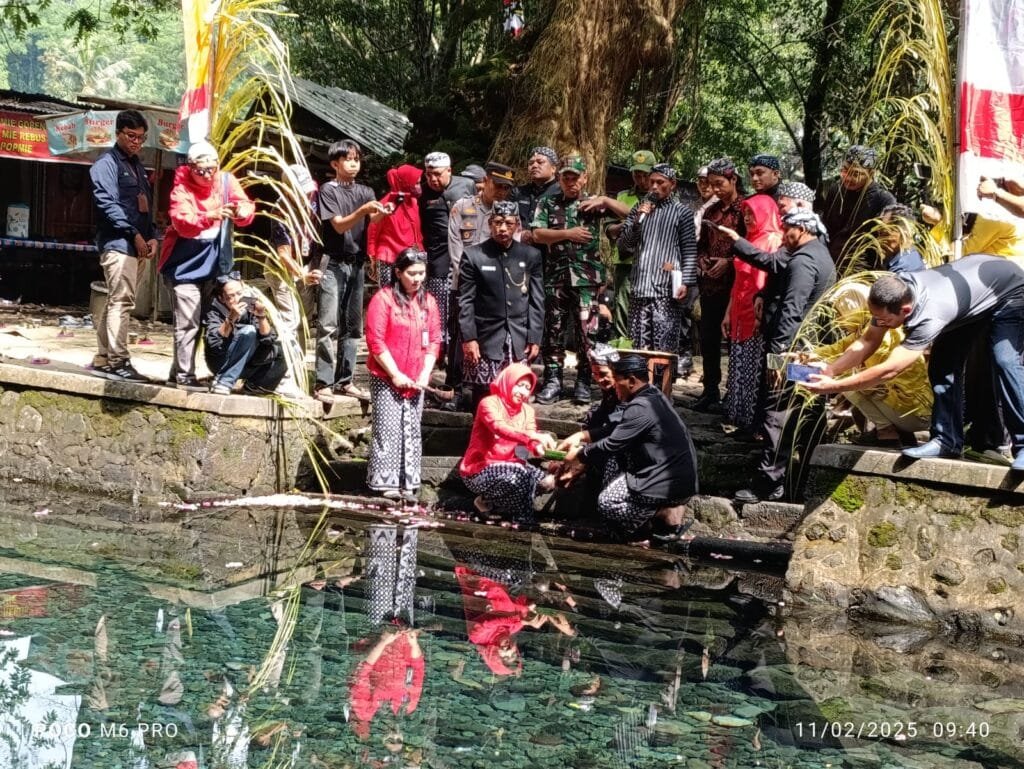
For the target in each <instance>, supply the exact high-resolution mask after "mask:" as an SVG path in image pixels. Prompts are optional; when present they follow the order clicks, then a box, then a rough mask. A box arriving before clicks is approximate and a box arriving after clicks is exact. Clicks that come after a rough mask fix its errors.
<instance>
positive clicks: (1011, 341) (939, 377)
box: [807, 254, 1024, 470]
mask: <svg viewBox="0 0 1024 769" xmlns="http://www.w3.org/2000/svg"><path fill="white" fill-rule="evenodd" d="M868 309H869V310H870V311H871V325H870V326H868V328H867V330H866V331H865V332H864V333H863V334H862V335H861V337H860V339H858V340H857V341H856V342H854V343H853V344H852V345H851V346H850V347H849V348H848V349H847V351H846V352H845V353H844V354H843V355H841V356H840V357H839V358H837V359H836V360H835V361H833V362H832V363H831V364H830V365H828V366H827V367H826V368H825V369H824V371H823V375H822V376H820V377H817V378H816V380H817V381H815V382H812V383H810V384H808V385H807V388H808V389H810V390H813V391H815V392H824V393H836V392H845V391H847V390H868V389H870V388H872V387H874V386H875V385H877V384H880V383H881V382H885V381H888V380H891V379H892V378H893V377H895V376H896V375H898V374H899V373H900V372H901V371H904V370H905V369H906V368H908V367H909V366H910V365H911V364H912V363H914V361H916V360H917V359H918V358H920V357H921V356H922V355H924V353H925V351H926V350H927V349H928V347H929V346H930V347H931V356H930V357H929V361H928V378H929V379H930V380H931V383H932V391H933V393H934V395H935V405H934V407H933V409H932V428H931V434H932V438H931V440H930V441H928V442H927V443H925V444H924V445H922V446H915V447H913V448H908V449H904V450H903V454H904V456H907V457H910V458H912V459H922V458H926V457H954V458H955V457H959V456H960V454H961V452H962V451H963V447H964V415H963V398H964V391H963V372H964V364H965V362H966V360H967V355H968V353H969V352H970V349H971V342H972V341H973V340H974V338H975V337H976V336H977V334H978V331H979V328H983V327H984V326H979V325H978V324H979V323H982V324H984V323H985V322H988V323H989V326H988V328H989V331H988V341H989V344H990V346H991V348H992V359H993V362H994V363H995V368H996V375H997V377H998V380H999V388H1000V392H1001V394H1002V402H1003V407H1004V411H1003V416H1004V417H1005V419H1006V427H1007V429H1008V430H1009V431H1010V437H1011V439H1012V441H1013V451H1014V456H1015V457H1016V458H1015V459H1014V462H1013V469H1014V470H1024V364H1022V362H1021V356H1022V354H1024V271H1022V270H1021V268H1020V267H1018V266H1017V265H1016V264H1014V263H1013V262H1012V261H1010V260H1008V259H1004V258H1002V257H998V256H988V255H986V254H975V255H972V256H965V257H964V258H963V259H959V260H957V261H955V262H951V263H949V264H943V265H941V266H939V267H935V268H933V269H930V270H918V271H917V272H903V273H899V274H895V275H886V276H884V277H881V278H879V279H878V280H876V281H875V284H874V285H873V286H872V287H871V293H870V294H869V295H868ZM900 326H903V327H904V329H905V330H906V337H905V338H904V340H903V343H902V344H901V345H899V346H898V347H896V348H894V349H893V351H892V352H891V353H890V354H889V357H888V358H887V359H886V360H885V361H883V362H882V363H879V364H876V365H874V366H870V367H868V368H866V369H864V370H863V371H860V372H858V373H856V374H853V375H852V376H848V377H846V378H844V379H834V377H836V376H838V375H839V374H842V373H844V372H846V371H849V370H851V369H853V368H856V367H857V366H859V365H860V364H861V363H863V362H864V361H865V360H866V359H867V358H868V357H869V356H870V355H872V354H873V353H874V352H875V350H877V349H878V346H879V344H880V343H881V341H882V338H883V337H884V336H885V333H886V331H887V330H888V329H890V328H899V327H900Z"/></svg>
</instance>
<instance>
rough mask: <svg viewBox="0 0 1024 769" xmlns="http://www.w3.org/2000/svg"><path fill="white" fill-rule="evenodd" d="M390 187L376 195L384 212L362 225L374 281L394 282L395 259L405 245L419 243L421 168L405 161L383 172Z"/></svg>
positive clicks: (382, 283)
mask: <svg viewBox="0 0 1024 769" xmlns="http://www.w3.org/2000/svg"><path fill="white" fill-rule="evenodd" d="M387 177H388V186H389V187H390V188H391V189H390V191H389V192H388V193H387V194H386V195H384V197H382V198H381V199H380V201H379V202H380V204H381V205H382V206H384V212H385V214H387V215H386V216H383V217H381V218H380V219H378V220H376V221H374V222H370V226H369V227H367V228H366V253H367V255H368V256H369V257H370V259H371V260H373V261H374V262H375V263H376V265H377V285H378V286H380V287H381V288H387V287H388V286H393V285H394V284H395V259H397V258H398V255H399V254H400V253H401V252H402V251H404V250H405V249H407V248H412V247H416V248H417V249H420V248H422V247H423V230H422V228H421V227H420V207H419V198H420V195H421V194H422V192H423V186H422V185H421V184H420V179H422V178H423V171H421V170H420V169H419V168H417V167H416V166H413V165H409V164H405V165H401V166H398V168H392V169H390V170H389V171H388V173H387Z"/></svg>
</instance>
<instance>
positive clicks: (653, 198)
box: [636, 192, 658, 226]
mask: <svg viewBox="0 0 1024 769" xmlns="http://www.w3.org/2000/svg"><path fill="white" fill-rule="evenodd" d="M644 201H646V202H647V203H657V202H658V196H657V194H655V193H653V192H648V193H647V194H646V195H644ZM646 218H647V212H646V211H644V212H643V213H641V214H640V216H638V217H637V218H636V223H637V226H639V225H641V224H643V223H644V219H646Z"/></svg>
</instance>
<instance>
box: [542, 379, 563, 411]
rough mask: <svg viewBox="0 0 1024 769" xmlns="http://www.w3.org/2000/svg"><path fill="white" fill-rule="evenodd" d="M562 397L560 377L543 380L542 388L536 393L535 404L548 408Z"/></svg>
mask: <svg viewBox="0 0 1024 769" xmlns="http://www.w3.org/2000/svg"><path fill="white" fill-rule="evenodd" d="M561 397H562V377H561V376H551V377H549V378H547V379H545V380H544V386H543V387H542V388H540V392H539V393H537V403H541V404H543V405H545V406H549V405H551V404H552V403H554V402H555V401H557V400H559V399H560V398H561Z"/></svg>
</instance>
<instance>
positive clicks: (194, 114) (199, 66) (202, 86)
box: [180, 0, 218, 142]
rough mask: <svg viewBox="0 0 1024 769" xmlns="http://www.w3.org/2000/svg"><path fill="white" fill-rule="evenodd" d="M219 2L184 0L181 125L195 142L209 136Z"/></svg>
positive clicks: (182, 4)
mask: <svg viewBox="0 0 1024 769" xmlns="http://www.w3.org/2000/svg"><path fill="white" fill-rule="evenodd" d="M217 8H218V3H217V2H216V0H212V1H211V0H181V18H182V22H183V24H184V27H185V71H186V86H185V95H184V96H183V97H182V100H181V113H180V117H181V125H182V128H183V129H184V128H187V129H188V137H189V140H190V141H192V142H197V141H200V140H201V139H205V138H207V136H208V135H209V133H210V107H211V103H212V101H213V71H212V68H211V64H212V62H211V61H210V58H211V50H212V42H213V22H214V18H215V16H216V14H217Z"/></svg>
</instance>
